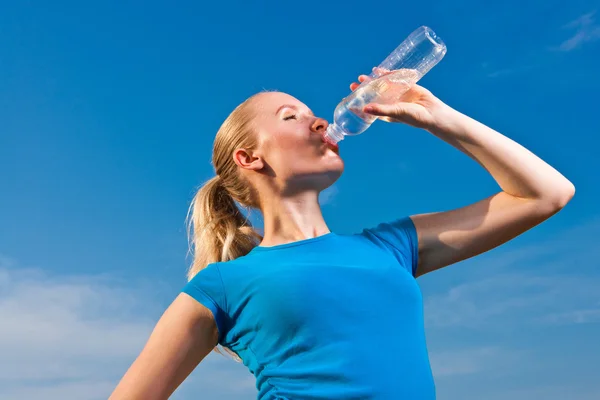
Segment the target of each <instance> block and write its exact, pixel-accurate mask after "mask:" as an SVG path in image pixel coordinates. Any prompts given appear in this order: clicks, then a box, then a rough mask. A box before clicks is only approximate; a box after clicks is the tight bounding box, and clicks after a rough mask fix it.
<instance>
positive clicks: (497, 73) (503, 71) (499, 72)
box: [487, 65, 537, 78]
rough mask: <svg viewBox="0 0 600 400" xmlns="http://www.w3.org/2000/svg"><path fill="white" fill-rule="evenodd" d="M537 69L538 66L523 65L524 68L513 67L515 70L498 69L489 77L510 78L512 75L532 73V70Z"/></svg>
mask: <svg viewBox="0 0 600 400" xmlns="http://www.w3.org/2000/svg"><path fill="white" fill-rule="evenodd" d="M536 67H537V66H536V65H523V66H517V67H513V68H504V69H498V70H495V71H492V72H490V73H488V74H487V76H488V77H489V78H500V77H504V76H510V75H515V74H520V73H523V72H527V71H531V70H532V69H535V68H536Z"/></svg>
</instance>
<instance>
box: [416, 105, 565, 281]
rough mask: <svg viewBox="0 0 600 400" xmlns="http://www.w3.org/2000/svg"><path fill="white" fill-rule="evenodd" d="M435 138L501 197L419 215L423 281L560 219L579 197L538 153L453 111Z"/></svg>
mask: <svg viewBox="0 0 600 400" xmlns="http://www.w3.org/2000/svg"><path fill="white" fill-rule="evenodd" d="M443 118H444V121H445V122H444V123H443V124H439V125H438V126H434V127H432V128H431V129H430V132H431V133H433V134H434V135H435V136H437V137H439V138H440V139H442V140H444V141H446V142H447V143H449V144H451V145H452V146H454V147H456V148H458V149H459V150H461V151H462V152H464V153H465V154H467V155H468V156H470V157H471V158H473V159H474V160H475V161H477V162H478V163H479V164H480V165H481V166H482V167H483V168H485V169H486V170H487V171H488V172H489V173H490V174H491V175H492V177H493V178H494V179H495V180H496V182H497V183H498V185H499V186H500V188H501V189H502V191H501V192H499V193H497V194H496V195H494V196H491V197H489V198H487V199H483V200H481V201H479V202H477V203H474V204H471V205H469V206H467V207H463V208H459V209H456V210H451V211H446V212H438V213H432V214H421V215H415V216H412V217H411V218H412V219H413V221H414V223H415V226H416V228H417V234H418V237H419V242H420V244H419V258H420V262H419V266H418V269H417V275H423V274H426V273H428V272H431V271H434V270H436V269H439V268H442V267H444V266H446V265H450V264H453V263H456V262H458V261H461V260H464V259H467V258H470V257H473V256H475V255H477V254H480V253H483V252H485V251H488V250H490V249H492V248H494V247H497V246H499V245H501V244H502V243H505V242H507V241H509V240H511V239H513V238H514V237H516V236H518V235H520V234H521V233H523V232H525V231H527V230H528V229H531V228H532V227H534V226H536V225H537V224H539V223H541V222H542V221H544V220H546V219H547V218H549V217H551V216H552V215H554V214H555V213H556V212H558V211H559V210H560V209H562V208H563V207H564V206H565V205H566V204H567V203H568V202H569V200H571V198H572V197H573V195H574V194H575V188H574V186H573V184H572V183H571V182H570V181H569V180H567V179H566V178H565V177H564V176H563V175H561V174H560V173H559V172H558V171H556V170H555V169H554V168H552V167H551V166H550V165H548V164H547V163H545V162H544V161H543V160H541V159H540V158H538V157H537V156H535V155H534V154H533V153H531V152H530V151H528V150H527V149H525V148H524V147H522V146H521V145H519V144H518V143H516V142H514V141H513V140H511V139H509V138H507V137H506V136H503V135H501V134H500V133H498V132H496V131H494V130H492V129H490V128H488V127H487V126H485V125H483V124H481V123H479V122H477V121H475V120H473V119H471V118H469V117H467V116H465V115H463V114H460V113H458V112H457V111H454V110H450V109H448V110H447V112H446V113H445V115H444V116H443Z"/></svg>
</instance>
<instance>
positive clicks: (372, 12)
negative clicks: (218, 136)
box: [0, 0, 600, 400]
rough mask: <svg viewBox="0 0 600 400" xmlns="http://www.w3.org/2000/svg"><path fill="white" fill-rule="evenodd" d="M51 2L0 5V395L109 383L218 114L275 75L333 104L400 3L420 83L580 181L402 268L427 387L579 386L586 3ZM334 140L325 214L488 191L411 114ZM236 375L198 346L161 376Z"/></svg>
mask: <svg viewBox="0 0 600 400" xmlns="http://www.w3.org/2000/svg"><path fill="white" fill-rule="evenodd" d="M49 4H50V3H48V2H41V1H35V0H32V1H28V2H13V3H12V4H11V3H9V2H4V3H2V5H0V227H2V229H0V319H1V320H2V321H4V322H3V323H2V324H1V325H0V354H2V355H3V362H2V363H0V397H1V398H3V399H23V398H28V399H38V398H39V399H42V398H43V399H63V398H78V399H84V400H86V399H90V400H91V399H102V398H106V397H107V395H108V393H110V391H111V390H112V388H113V387H114V385H115V384H116V382H117V380H118V379H119V378H120V376H121V375H122V374H123V372H124V371H125V369H126V368H127V366H128V365H129V364H130V363H131V361H132V360H133V358H134V357H135V356H136V355H137V353H138V352H139V350H140V349H141V347H142V346H143V344H144V342H145V340H146V338H147V336H148V334H149V332H150V330H151V329H152V326H153V324H154V323H155V322H156V320H157V319H158V317H159V316H160V314H161V313H162V311H163V310H164V308H165V307H166V306H167V305H168V304H169V302H170V301H171V300H172V299H173V298H174V297H175V296H176V295H177V293H178V292H179V290H180V288H181V287H182V285H183V284H184V282H185V269H186V266H187V263H188V262H189V259H187V258H186V250H187V242H186V237H185V227H184V218H185V214H186V211H187V206H188V204H189V201H190V199H191V196H192V195H193V192H194V190H195V188H196V187H197V186H198V185H199V184H201V183H202V182H203V181H204V180H206V179H207V178H209V177H210V176H212V174H213V171H212V169H211V166H210V163H209V161H210V151H211V145H212V140H213V138H214V134H215V133H216V130H217V129H218V127H219V125H220V123H221V122H222V121H223V119H224V118H225V117H226V116H227V114H228V113H229V112H230V111H231V110H232V109H233V108H234V107H235V106H236V105H237V104H238V103H240V102H241V101H243V100H244V99H245V98H246V97H248V96H250V95H251V94H253V93H255V92H257V91H260V90H262V89H278V90H282V91H285V92H288V93H290V94H292V95H294V96H296V97H297V98H299V99H300V100H301V101H303V102H305V103H306V104H307V105H309V107H311V108H312V109H313V111H314V112H315V113H316V114H317V115H321V116H323V117H325V118H328V119H330V118H331V114H332V111H333V109H334V107H335V105H336V104H337V102H338V101H339V100H340V99H341V98H342V97H343V96H345V95H346V94H347V93H348V84H349V83H350V82H351V81H352V80H354V79H355V77H356V76H357V75H358V74H359V73H363V72H365V71H369V70H370V68H371V67H372V66H374V65H375V64H378V63H379V62H380V61H381V60H382V59H383V58H385V56H387V54H388V53H389V52H390V51H391V50H393V49H394V48H395V47H396V46H397V45H398V44H399V43H400V42H401V41H402V40H403V39H404V38H405V37H406V36H407V35H408V34H409V33H410V32H411V31H412V30H414V29H415V28H417V27H418V26H420V25H428V26H430V27H431V28H433V29H434V30H435V31H436V33H437V34H438V35H439V36H440V37H442V38H443V39H444V41H445V42H446V44H447V46H448V54H447V55H446V57H445V58H444V60H442V62H441V63H440V64H439V65H438V66H436V67H435V68H434V69H433V70H432V71H431V72H430V73H429V74H428V75H427V76H426V77H425V78H424V79H423V80H422V84H423V85H424V86H426V87H427V88H429V89H430V90H432V91H433V92H434V93H435V94H436V95H437V96H439V97H440V98H441V99H443V100H444V101H446V102H447V103H449V104H450V105H452V106H453V107H455V108H457V109H459V110H460V111H462V112H464V113H466V114H468V115H470V116H472V117H474V118H476V119H479V120H480V121H482V122H484V123H486V124H488V125H490V126H492V127H493V128H495V129H497V130H499V131H501V132H503V133H504V134H506V135H508V136H509V137H511V138H513V139H515V140H516V141H518V142H520V143H521V144H523V145H525V146H526V147H528V148H529V149H530V150H532V151H533V152H535V153H536V154H538V155H539V156H541V157H542V158H543V159H545V160H547V161H548V162H549V163H550V164H552V165H553V166H555V167H556V168H558V169H559V170H560V171H561V172H562V173H564V174H565V175H566V176H567V177H568V178H570V179H571V180H572V181H573V182H574V183H575V185H576V187H577V194H576V196H575V198H574V199H573V201H572V202H571V203H570V204H569V205H568V206H567V208H566V209H564V210H563V211H562V212H561V213H559V214H558V215H556V216H555V217H553V218H552V219H551V220H549V221H547V222H545V223H544V224H542V225H541V226H539V227H537V228H535V229H534V230H532V231H530V232H528V233H527V234H525V235H523V236H521V237H519V238H518V239H516V240H514V241H513V242H511V243H509V244H507V245H505V246H503V247H501V248H499V249H496V250H494V251H491V252H489V253H487V254H485V255H482V256H480V257H478V258H475V259H473V260H469V261H466V262H464V263H461V264H459V265H455V266H451V267H449V268H447V269H446V270H443V271H439V272H436V273H434V274H431V275H430V276H426V277H423V278H422V279H419V283H420V284H421V287H422V289H423V293H424V296H425V305H426V321H427V336H428V343H429V348H430V353H431V359H432V366H433V369H434V373H435V375H436V381H437V386H438V394H439V398H440V399H455V398H461V399H466V400H468V399H482V398H485V399H491V400H494V399H505V398H512V399H515V400H520V399H530V398H544V399H550V400H553V399H563V398H577V399H596V398H599V397H600V384H598V381H597V379H596V377H597V365H596V362H595V360H597V359H598V357H600V347H598V346H597V338H598V337H599V335H600V294H599V293H600V291H599V290H598V287H599V285H600V270H599V267H600V262H599V261H598V259H599V256H600V252H599V250H598V246H597V243H596V238H597V237H599V235H600V209H599V208H598V204H599V202H598V197H599V196H600V188H599V187H598V186H599V185H598V184H597V183H598V177H597V176H598V173H599V172H600V162H598V159H597V149H598V148H599V146H600V139H599V134H600V123H599V122H598V110H599V109H598V100H597V96H596V94H597V93H599V92H600V79H599V78H598V74H597V71H599V70H600V3H598V2H595V1H580V0H573V1H569V2H568V3H565V2H562V1H557V0H553V1H538V0H535V1H527V2H523V1H514V0H508V1H504V2H494V3H482V2H476V1H473V0H469V1H444V2H442V1H430V2H423V3H414V2H407V3H402V2H391V1H390V2H387V1H379V2H377V8H374V7H373V6H369V5H367V3H365V2H358V1H346V2H345V5H344V6H343V7H341V6H340V5H339V4H340V3H339V2H333V1H331V2H327V1H304V2H293V3H282V2H278V1H261V2H245V1H224V2H209V3H203V2H171V3H167V2H163V3H160V2H141V1H140V2H135V1H120V2H116V1H104V2H83V3H82V2H75V1H72V2H69V1H56V2H53V3H52V5H49ZM341 150H342V155H343V157H344V159H345V161H346V171H345V174H344V176H343V177H342V178H341V179H340V181H338V183H336V184H335V186H334V187H333V188H331V189H330V190H329V191H328V192H327V193H326V194H325V195H324V197H323V200H324V203H325V204H324V212H325V216H326V219H327V221H328V222H329V224H330V227H331V228H332V229H333V230H335V231H338V232H340V233H348V232H354V231H357V230H360V229H362V228H363V227H365V226H369V225H372V224H374V223H377V222H380V221H384V220H389V219H392V218H396V217H398V216H402V215H410V214H415V213H420V212H428V211H436V210H444V209H449V208H454V207H459V206H462V205H465V204H468V203H470V202H473V201H476V200H479V199H480V198H483V197H485V196H488V195H490V194H492V193H493V192H494V191H496V190H497V187H496V185H495V183H494V182H493V180H492V179H491V178H490V177H489V176H488V175H487V174H486V173H485V171H483V170H482V169H481V168H479V167H478V166H477V165H476V164H475V163H474V162H473V161H471V160H470V159H469V158H467V157H466V156H464V155H462V154H461V153H460V152H458V151H456V150H454V149H453V148H451V147H449V146H448V145H446V144H445V143H442V142H441V141H440V140H437V139H436V138H434V137H432V136H431V135H429V134H427V133H426V132H422V131H419V130H416V129H412V128H408V127H404V126H400V125H391V124H385V123H383V122H377V123H376V124H374V125H373V127H372V128H371V129H369V130H368V131H367V132H365V133H364V134H362V135H360V136H358V137H354V138H348V139H347V140H345V141H344V142H342V149H341ZM375 350H376V351H385V348H384V347H381V348H378V349H375ZM374 367H376V366H374ZM253 385H254V382H253V379H252V376H251V375H250V374H249V373H248V372H247V371H245V370H244V367H243V366H241V365H238V364H236V363H235V362H233V361H231V360H228V359H225V358H223V357H221V356H218V355H211V356H209V357H208V358H207V360H206V361H205V362H204V363H202V364H201V365H200V366H199V367H198V368H197V369H196V371H195V372H194V373H193V374H192V375H191V376H190V378H189V379H188V380H187V381H186V382H185V383H184V384H183V385H182V387H181V388H180V390H178V391H177V392H176V394H175V395H174V396H173V398H174V399H180V400H188V399H193V398H197V397H198V396H199V395H201V396H202V398H219V399H225V400H227V399H252V398H254V396H255V389H254V388H253Z"/></svg>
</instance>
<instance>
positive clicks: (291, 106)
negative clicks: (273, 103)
mask: <svg viewBox="0 0 600 400" xmlns="http://www.w3.org/2000/svg"><path fill="white" fill-rule="evenodd" d="M284 108H291V109H293V110H296V111H298V107H296V106H295V105H293V104H284V105H282V106H281V107H279V108H278V109H277V112H275V115H278V114H279V112H280V111H281V110H283V109H284ZM308 114H309V115H311V116H314V115H315V114H313V112H312V111H311V110H308Z"/></svg>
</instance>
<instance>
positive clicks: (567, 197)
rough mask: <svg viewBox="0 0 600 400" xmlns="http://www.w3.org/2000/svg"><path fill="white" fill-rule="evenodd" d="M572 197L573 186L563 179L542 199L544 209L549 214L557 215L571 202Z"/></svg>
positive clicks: (573, 193)
mask: <svg viewBox="0 0 600 400" xmlns="http://www.w3.org/2000/svg"><path fill="white" fill-rule="evenodd" d="M573 196H575V185H573V183H571V181H569V180H567V179H565V180H564V182H562V183H561V184H559V185H557V187H555V188H554V190H553V191H552V192H551V193H549V194H548V195H547V196H544V197H543V203H544V204H545V207H544V209H546V210H547V212H549V213H551V214H554V213H557V212H558V211H560V210H562V209H563V208H564V207H565V206H566V205H567V204H568V203H569V202H570V201H571V199H572V198H573Z"/></svg>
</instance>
